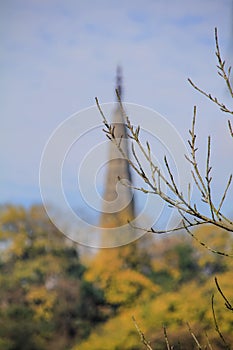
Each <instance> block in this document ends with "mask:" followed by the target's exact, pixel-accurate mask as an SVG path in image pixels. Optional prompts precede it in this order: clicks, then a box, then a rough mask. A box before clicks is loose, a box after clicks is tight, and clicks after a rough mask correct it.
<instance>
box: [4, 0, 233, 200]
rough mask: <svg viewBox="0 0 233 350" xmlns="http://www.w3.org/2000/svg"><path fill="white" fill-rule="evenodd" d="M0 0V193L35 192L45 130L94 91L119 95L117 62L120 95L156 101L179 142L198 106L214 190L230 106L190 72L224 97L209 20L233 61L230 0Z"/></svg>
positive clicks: (223, 168)
mask: <svg viewBox="0 0 233 350" xmlns="http://www.w3.org/2000/svg"><path fill="white" fill-rule="evenodd" d="M0 7H1V11H0V17H1V18H0V28H1V29H0V32H1V56H0V62H1V83H0V84H1V107H0V108H1V117H2V127H1V134H2V135H1V141H0V142H1V148H0V152H1V154H0V156H1V158H0V162H1V174H0V179H1V184H0V185H1V197H0V203H7V202H8V203H21V204H24V205H29V204H31V203H35V202H40V201H41V197H40V190H39V165H40V159H41V155H42V151H43V148H44V146H45V144H46V142H47V140H48V138H49V137H50V135H51V133H52V132H53V131H54V130H55V128H56V127H57V126H58V125H59V124H60V123H61V122H63V121H64V120H66V118H68V117H69V116H70V115H72V114H74V113H76V112H78V111H80V110H83V109H85V108H87V107H90V106H92V105H94V97H95V96H98V98H99V100H100V102H102V103H104V102H110V101H113V100H114V99H115V97H114V88H115V86H114V84H115V71H116V66H117V65H118V64H120V65H121V66H122V68H123V76H124V100H125V101H127V102H130V103H135V104H139V105H143V106H145V107H148V108H151V109H154V110H156V111H158V112H159V113H160V114H161V115H162V116H164V118H166V119H167V120H168V121H170V122H171V123H172V124H173V125H174V126H175V128H176V129H177V131H178V132H179V133H180V135H181V137H182V138H183V139H184V141H185V142H186V141H187V138H188V128H189V127H190V125H191V118H192V109H193V105H195V104H196V105H197V106H198V127H197V129H198V132H199V137H200V139H199V142H200V147H203V151H201V155H200V159H201V161H202V158H201V156H202V154H204V149H205V146H206V136H207V135H208V134H211V135H212V136H213V142H214V143H215V145H214V146H213V153H214V154H213V163H214V164H215V165H216V164H217V165H218V166H219V169H220V170H215V172H216V174H217V175H218V180H216V184H215V186H216V189H217V191H218V190H219V191H220V187H221V183H222V180H223V181H224V184H225V183H226V181H227V180H224V179H225V178H226V177H227V174H229V172H232V162H231V161H230V159H232V142H231V140H230V137H229V134H228V133H227V126H226V119H227V116H225V115H223V114H222V113H220V112H219V111H218V110H217V108H215V107H214V106H212V105H211V103H209V102H208V101H207V100H205V99H204V97H202V96H200V95H199V94H198V93H197V92H195V91H194V90H193V89H192V88H191V87H190V85H189V84H188V82H187V78H188V77H191V78H192V79H193V81H194V82H196V83H198V84H199V86H200V87H202V88H204V89H206V90H207V91H208V92H211V93H213V94H214V95H217V96H219V97H220V99H221V98H222V99H223V100H224V101H225V102H226V104H229V103H230V100H229V99H228V96H227V92H226V89H225V86H224V84H223V83H221V81H220V79H219V77H218V75H217V74H216V70H215V65H216V59H215V56H214V27H218V31H219V41H220V45H221V50H222V54H223V56H224V57H225V58H226V60H228V62H229V63H232V56H233V55H232V53H233V47H232V40H233V33H232V32H233V24H232V21H233V13H232V12H233V4H232V1H230V0H224V1H222V0H205V1H203V0H195V1H194V0H191V1H186V0H180V1H179V0H178V1H173V0H166V1H164V0H144V1H138V0H124V1H121V0H118V1H113V0H112V1H107V0H99V1H90V0H87V1H83V0H69V1H61V0H48V1H45V0H32V1H31V0H19V1H13V0H8V1H4V2H1V5H0ZM82 123H85V121H83V120H82ZM101 137H102V136H101ZM86 142H87V143H90V144H91V143H93V140H92V141H90V140H89V141H88V138H87V141H86ZM92 146H93V145H92ZM80 147H82V148H83V147H84V145H82V146H80ZM87 149H88V148H87ZM82 157H83V156H82ZM77 159H79V160H80V157H79V155H78V153H77ZM69 176H70V178H72V176H73V175H72V174H69ZM69 176H68V177H67V178H69ZM48 186H49V184H48Z"/></svg>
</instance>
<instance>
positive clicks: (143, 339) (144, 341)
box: [132, 316, 153, 350]
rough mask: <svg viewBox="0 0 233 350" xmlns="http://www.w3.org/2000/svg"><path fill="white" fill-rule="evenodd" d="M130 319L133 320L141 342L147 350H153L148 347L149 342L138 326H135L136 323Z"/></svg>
mask: <svg viewBox="0 0 233 350" xmlns="http://www.w3.org/2000/svg"><path fill="white" fill-rule="evenodd" d="M132 319H133V322H134V325H135V328H136V329H137V331H138V334H139V335H140V338H141V342H142V343H143V344H144V345H145V346H146V348H147V349H149V350H153V349H152V347H151V346H150V342H149V341H148V340H146V338H145V335H144V333H143V332H142V331H141V329H140V328H139V326H138V324H137V322H136V320H135V317H134V316H132Z"/></svg>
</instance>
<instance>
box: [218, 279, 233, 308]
mask: <svg viewBox="0 0 233 350" xmlns="http://www.w3.org/2000/svg"><path fill="white" fill-rule="evenodd" d="M214 280H215V284H216V286H217V289H218V291H219V293H220V294H221V296H222V297H223V299H224V300H225V306H226V308H227V309H228V310H231V311H233V306H232V305H231V303H230V302H229V301H228V299H227V298H226V297H225V295H224V294H223V292H222V290H221V288H220V286H219V283H218V280H217V277H215V278H214Z"/></svg>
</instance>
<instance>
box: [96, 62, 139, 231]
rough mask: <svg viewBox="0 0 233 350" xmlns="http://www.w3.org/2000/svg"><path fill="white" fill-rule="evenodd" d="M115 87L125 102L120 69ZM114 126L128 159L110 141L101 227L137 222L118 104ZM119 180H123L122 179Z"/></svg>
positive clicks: (123, 127) (123, 125)
mask: <svg viewBox="0 0 233 350" xmlns="http://www.w3.org/2000/svg"><path fill="white" fill-rule="evenodd" d="M116 88H117V90H118V93H119V95H120V97H121V99H122V74H121V69H120V67H118V68H117V77H116ZM112 126H113V127H114V135H115V137H116V139H118V140H119V139H121V148H122V149H123V151H124V154H125V157H124V156H123V155H122V154H121V152H120V151H119V149H118V148H117V146H116V145H115V144H114V143H113V142H109V156H108V163H107V174H106V180H105V192H104V196H103V199H104V204H103V209H102V215H101V218H100V227H102V228H118V227H119V228H120V227H121V226H123V225H125V224H127V222H128V221H131V220H133V219H134V216H135V215H134V198H133V193H132V190H131V188H130V187H129V186H127V185H129V184H131V173H130V168H129V163H128V161H127V160H126V158H128V157H129V152H128V137H127V128H126V125H125V120H124V116H123V113H122V110H121V107H120V104H119V103H118V102H117V106H116V108H115V110H114V112H113V116H112ZM119 179H120V180H119Z"/></svg>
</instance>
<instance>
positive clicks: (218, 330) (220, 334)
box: [211, 294, 230, 350]
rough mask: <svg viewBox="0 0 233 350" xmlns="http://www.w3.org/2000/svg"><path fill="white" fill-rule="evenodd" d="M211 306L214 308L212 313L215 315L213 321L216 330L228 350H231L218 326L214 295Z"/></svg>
mask: <svg viewBox="0 0 233 350" xmlns="http://www.w3.org/2000/svg"><path fill="white" fill-rule="evenodd" d="M211 306H212V313H213V319H214V325H215V330H216V332H217V333H218V335H219V337H220V338H221V339H222V341H223V343H224V345H225V347H226V349H228V350H230V346H229V344H227V342H226V340H225V338H224V336H223V335H222V333H221V331H220V329H219V326H218V322H217V318H216V314H215V310H214V294H213V295H212V299H211Z"/></svg>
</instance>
